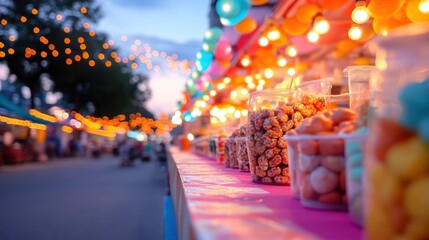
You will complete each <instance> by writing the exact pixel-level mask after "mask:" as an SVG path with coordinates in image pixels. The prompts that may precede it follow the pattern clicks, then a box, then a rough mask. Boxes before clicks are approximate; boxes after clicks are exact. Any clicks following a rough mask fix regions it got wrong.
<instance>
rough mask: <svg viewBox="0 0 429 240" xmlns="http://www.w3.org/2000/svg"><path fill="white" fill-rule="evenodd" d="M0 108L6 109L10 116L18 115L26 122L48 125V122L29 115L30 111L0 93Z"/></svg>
mask: <svg viewBox="0 0 429 240" xmlns="http://www.w3.org/2000/svg"><path fill="white" fill-rule="evenodd" d="M0 108H4V109H6V110H7V111H10V114H12V115H16V116H17V117H20V118H23V119H25V120H29V121H32V122H35V123H41V124H47V123H48V122H47V121H44V120H42V119H39V118H36V117H34V116H33V115H31V114H29V113H28V110H27V109H25V108H23V107H21V106H19V105H16V104H15V103H13V102H12V101H11V100H9V99H8V98H7V97H6V96H4V95H3V94H1V93H0Z"/></svg>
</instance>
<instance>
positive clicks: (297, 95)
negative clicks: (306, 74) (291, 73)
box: [246, 89, 327, 185]
mask: <svg viewBox="0 0 429 240" xmlns="http://www.w3.org/2000/svg"><path fill="white" fill-rule="evenodd" d="M326 102H327V99H326V95H325V94H315V93H309V92H304V91H291V90H286V89H284V90H281V89H278V90H270V91H257V92H252V93H251V94H250V101H249V116H248V131H247V135H246V137H247V152H248V156H249V160H250V172H251V176H252V181H253V182H256V183H264V184H273V185H289V184H290V175H289V166H288V165H289V163H288V151H287V142H286V141H285V140H284V139H283V138H282V137H283V135H284V134H286V132H288V131H289V130H291V129H294V128H296V127H298V126H299V125H300V124H301V122H302V121H303V120H304V119H305V118H307V117H311V116H313V115H315V114H316V113H317V112H319V111H322V110H324V109H326Z"/></svg>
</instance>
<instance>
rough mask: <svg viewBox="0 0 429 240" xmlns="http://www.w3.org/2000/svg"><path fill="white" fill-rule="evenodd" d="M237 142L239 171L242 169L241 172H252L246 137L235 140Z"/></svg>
mask: <svg viewBox="0 0 429 240" xmlns="http://www.w3.org/2000/svg"><path fill="white" fill-rule="evenodd" d="M235 141H236V144H237V160H238V169H240V171H241V172H250V167H249V157H248V155H247V144H246V137H239V138H235Z"/></svg>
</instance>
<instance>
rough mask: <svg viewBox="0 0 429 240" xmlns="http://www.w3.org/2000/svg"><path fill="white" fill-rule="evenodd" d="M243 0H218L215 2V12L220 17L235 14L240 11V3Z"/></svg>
mask: <svg viewBox="0 0 429 240" xmlns="http://www.w3.org/2000/svg"><path fill="white" fill-rule="evenodd" d="M243 2H247V1H245V0H219V1H217V3H216V12H217V14H218V15H219V17H221V18H231V17H235V16H237V15H238V14H239V13H240V11H241V7H242V6H241V5H242V4H243Z"/></svg>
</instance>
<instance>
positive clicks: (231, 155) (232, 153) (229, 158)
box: [224, 128, 240, 168]
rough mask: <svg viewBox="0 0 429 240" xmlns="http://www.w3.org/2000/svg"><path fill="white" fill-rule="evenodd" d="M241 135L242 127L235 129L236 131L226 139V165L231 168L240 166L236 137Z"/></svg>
mask: <svg viewBox="0 0 429 240" xmlns="http://www.w3.org/2000/svg"><path fill="white" fill-rule="evenodd" d="M239 136H240V129H239V128H238V129H235V130H234V132H233V133H232V134H231V136H229V137H228V138H227V139H225V148H224V151H225V152H224V153H225V166H226V167H230V168H238V159H237V142H236V138H237V137H239Z"/></svg>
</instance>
